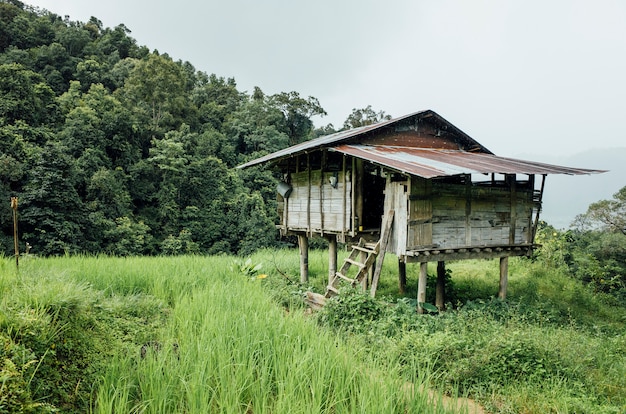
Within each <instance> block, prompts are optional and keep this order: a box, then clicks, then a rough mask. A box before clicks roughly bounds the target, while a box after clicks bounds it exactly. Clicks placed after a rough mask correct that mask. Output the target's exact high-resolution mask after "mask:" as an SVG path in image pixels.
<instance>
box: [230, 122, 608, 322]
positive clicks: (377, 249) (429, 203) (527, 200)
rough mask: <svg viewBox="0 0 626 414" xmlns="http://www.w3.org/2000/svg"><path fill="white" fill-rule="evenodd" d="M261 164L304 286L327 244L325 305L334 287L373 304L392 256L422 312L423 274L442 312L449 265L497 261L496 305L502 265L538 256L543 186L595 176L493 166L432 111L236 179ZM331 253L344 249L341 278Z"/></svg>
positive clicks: (288, 155)
mask: <svg viewBox="0 0 626 414" xmlns="http://www.w3.org/2000/svg"><path fill="white" fill-rule="evenodd" d="M260 164H270V166H271V167H272V168H275V169H278V170H280V172H281V174H282V181H281V182H280V183H279V184H278V188H277V190H278V201H279V203H278V213H279V215H280V217H281V220H280V224H279V225H278V227H279V229H280V232H281V234H282V235H296V236H297V237H298V244H299V247H300V277H301V281H302V282H306V281H307V280H308V240H309V238H310V237H311V236H313V235H319V236H322V237H325V238H326V239H327V240H328V245H329V266H328V268H329V272H328V287H327V292H326V295H325V296H326V297H330V296H332V295H334V294H337V293H338V286H339V283H340V282H341V281H346V282H347V283H350V284H352V285H357V284H362V285H363V286H364V287H366V286H367V285H368V281H369V287H370V291H371V294H372V295H374V294H375V293H376V288H377V285H378V279H379V277H380V271H381V268H382V262H383V258H384V254H385V252H392V253H395V255H396V256H397V257H398V260H399V288H400V290H401V291H402V290H404V287H405V285H406V270H405V269H406V266H405V264H406V263H420V274H419V282H418V294H417V300H418V304H420V305H418V311H420V312H421V311H422V306H421V304H423V303H424V302H425V300H426V269H427V264H428V262H437V263H438V266H437V291H436V306H437V307H439V308H442V307H443V304H444V289H443V287H444V276H445V262H446V261H450V260H464V259H499V263H500V288H499V291H498V296H499V297H500V298H502V299H504V298H505V297H506V290H507V278H508V258H509V257H511V256H528V255H530V254H531V252H532V250H533V248H534V247H536V246H535V244H534V238H535V233H536V231H537V226H538V223H539V213H540V211H541V199H542V195H543V192H544V186H545V180H546V176H547V175H548V174H570V175H578V174H593V173H599V172H603V171H599V170H589V169H581V168H569V167H562V166H557V165H549V164H544V163H538V162H532V161H523V160H517V159H512V158H506V157H498V156H496V155H494V154H493V153H492V152H491V151H489V150H488V149H487V148H485V147H484V146H483V145H481V144H480V143H478V142H477V141H475V140H474V139H472V138H471V137H469V136H468V135H467V134H465V133H464V132H463V131H461V130H460V129H458V128H457V127H455V126H454V125H452V124H451V123H450V122H448V121H447V120H445V119H444V118H442V117H441V116H440V115H438V114H437V113H435V112H433V111H431V110H426V111H420V112H416V113H412V114H409V115H406V116H402V117H399V118H395V119H392V120H389V121H385V122H381V123H377V124H373V125H368V126H364V127H361V128H356V129H352V130H347V131H342V132H338V133H335V134H332V135H328V136H323V137H320V138H317V139H313V140H310V141H306V142H303V143H301V144H298V145H294V146H292V147H289V148H286V149H283V150H281V151H277V152H274V153H272V154H269V155H266V156H264V157H261V158H258V159H255V160H253V161H250V162H248V163H246V164H243V165H241V166H239V167H240V168H246V167H250V166H254V165H260ZM338 242H341V243H346V244H347V245H349V246H350V249H351V252H350V255H349V256H348V257H347V258H346V260H345V261H344V263H343V265H342V266H341V267H338V264H337V243H338ZM351 267H352V268H353V269H354V268H356V272H352V273H349V271H350V268H351Z"/></svg>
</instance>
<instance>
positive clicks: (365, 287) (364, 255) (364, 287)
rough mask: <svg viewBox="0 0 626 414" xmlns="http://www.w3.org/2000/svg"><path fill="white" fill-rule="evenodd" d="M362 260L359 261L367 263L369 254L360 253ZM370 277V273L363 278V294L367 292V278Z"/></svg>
mask: <svg viewBox="0 0 626 414" xmlns="http://www.w3.org/2000/svg"><path fill="white" fill-rule="evenodd" d="M360 256H361V257H360V259H359V261H360V262H361V263H365V260H367V253H366V252H361V253H360ZM368 276H369V271H368V273H367V274H366V275H365V276H364V277H363V279H361V288H362V289H363V292H365V291H366V290H367V277H368Z"/></svg>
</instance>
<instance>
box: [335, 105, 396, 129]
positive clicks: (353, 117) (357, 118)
mask: <svg viewBox="0 0 626 414" xmlns="http://www.w3.org/2000/svg"><path fill="white" fill-rule="evenodd" d="M390 119H391V115H387V114H385V111H379V112H376V111H374V110H373V109H372V105H367V107H365V108H363V109H356V108H354V109H352V113H351V114H350V115H348V118H347V119H346V120H345V121H344V123H343V129H352V128H358V127H362V126H366V125H372V124H376V123H378V122H382V121H388V120H390Z"/></svg>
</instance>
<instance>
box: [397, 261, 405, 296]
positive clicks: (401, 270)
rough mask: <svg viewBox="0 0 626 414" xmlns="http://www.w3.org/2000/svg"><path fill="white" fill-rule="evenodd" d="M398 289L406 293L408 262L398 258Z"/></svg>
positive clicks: (401, 292)
mask: <svg viewBox="0 0 626 414" xmlns="http://www.w3.org/2000/svg"><path fill="white" fill-rule="evenodd" d="M398 291H399V292H400V294H401V295H404V294H406V262H405V261H404V260H402V259H398Z"/></svg>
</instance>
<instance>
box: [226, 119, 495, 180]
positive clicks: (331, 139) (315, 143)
mask: <svg viewBox="0 0 626 414" xmlns="http://www.w3.org/2000/svg"><path fill="white" fill-rule="evenodd" d="M411 117H417V118H433V119H436V120H437V121H438V122H439V123H441V124H444V125H446V127H448V128H450V129H451V130H454V131H455V132H456V133H457V134H458V135H459V136H461V137H462V138H463V139H464V140H465V141H466V142H470V143H471V144H473V145H474V146H476V148H478V149H479V150H480V151H482V152H486V153H490V154H491V151H489V150H488V149H487V148H485V147H484V146H482V145H481V144H480V143H478V142H477V141H475V140H474V139H472V138H471V137H470V136H469V135H467V134H466V133H464V132H463V131H461V130H460V129H458V128H457V127H455V126H454V125H452V124H451V123H450V122H448V121H447V120H445V119H444V118H443V117H442V116H441V115H439V114H437V113H436V112H434V111H432V110H430V109H429V110H425V111H418V112H413V113H412V114H408V115H404V116H401V117H398V118H393V119H390V120H388V121H383V122H379V123H377V124H372V125H366V126H362V127H359V128H354V129H349V130H346V131H341V132H337V133H334V134H330V135H325V136H322V137H319V138H316V139H312V140H310V141H305V142H302V143H300V144H297V145H293V146H291V147H289V148H285V149H282V150H280V151H276V152H273V153H271V154H268V155H265V156H263V157H259V158H257V159H254V160H252V161H248V162H247V163H245V164H241V165H239V166H237V168H246V167H252V166H253V165H258V164H263V163H266V162H271V161H276V160H279V159H281V158H286V157H291V156H294V155H297V154H302V153H306V152H310V151H313V150H317V149H320V148H328V147H332V146H333V145H335V144H339V143H342V142H343V143H346V141H350V142H352V143H354V139H357V137H359V136H362V135H366V134H368V133H370V132H372V131H376V130H379V129H381V128H384V127H386V126H389V125H392V124H396V123H399V122H400V121H403V120H406V119H408V118H411Z"/></svg>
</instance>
